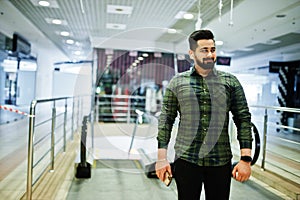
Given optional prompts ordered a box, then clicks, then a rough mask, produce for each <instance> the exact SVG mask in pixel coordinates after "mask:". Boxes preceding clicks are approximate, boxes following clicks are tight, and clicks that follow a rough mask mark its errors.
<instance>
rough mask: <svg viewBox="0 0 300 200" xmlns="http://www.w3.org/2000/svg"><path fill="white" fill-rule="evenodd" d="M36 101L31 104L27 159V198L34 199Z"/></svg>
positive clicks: (28, 199)
mask: <svg viewBox="0 0 300 200" xmlns="http://www.w3.org/2000/svg"><path fill="white" fill-rule="evenodd" d="M36 103H37V102H36V101H35V100H33V101H32V102H31V105H30V115H29V134H28V159H27V162H28V164H27V189H26V199H27V200H31V199H32V169H33V135H34V121H35V106H36Z"/></svg>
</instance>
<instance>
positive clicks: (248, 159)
mask: <svg viewBox="0 0 300 200" xmlns="http://www.w3.org/2000/svg"><path fill="white" fill-rule="evenodd" d="M241 160H242V161H245V162H252V158H251V156H241Z"/></svg>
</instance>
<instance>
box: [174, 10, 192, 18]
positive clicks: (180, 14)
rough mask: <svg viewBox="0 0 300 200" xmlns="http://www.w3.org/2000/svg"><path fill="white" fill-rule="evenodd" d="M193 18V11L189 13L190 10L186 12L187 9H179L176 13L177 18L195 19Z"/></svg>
mask: <svg viewBox="0 0 300 200" xmlns="http://www.w3.org/2000/svg"><path fill="white" fill-rule="evenodd" d="M193 18H194V14H193V13H188V12H185V11H179V12H178V13H177V14H176V15H175V19H193Z"/></svg>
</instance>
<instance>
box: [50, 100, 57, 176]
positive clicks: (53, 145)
mask: <svg viewBox="0 0 300 200" xmlns="http://www.w3.org/2000/svg"><path fill="white" fill-rule="evenodd" d="M55 120H56V107H55V101H54V102H53V108H52V126H51V169H50V170H51V171H52V170H54V157H55V155H54V151H55Z"/></svg>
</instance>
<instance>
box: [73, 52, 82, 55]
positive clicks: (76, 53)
mask: <svg viewBox="0 0 300 200" xmlns="http://www.w3.org/2000/svg"><path fill="white" fill-rule="evenodd" d="M73 54H74V55H76V56H80V55H81V51H74V52H73Z"/></svg>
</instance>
